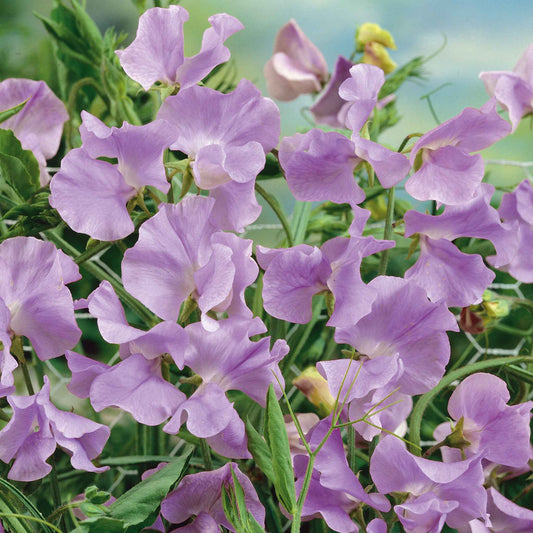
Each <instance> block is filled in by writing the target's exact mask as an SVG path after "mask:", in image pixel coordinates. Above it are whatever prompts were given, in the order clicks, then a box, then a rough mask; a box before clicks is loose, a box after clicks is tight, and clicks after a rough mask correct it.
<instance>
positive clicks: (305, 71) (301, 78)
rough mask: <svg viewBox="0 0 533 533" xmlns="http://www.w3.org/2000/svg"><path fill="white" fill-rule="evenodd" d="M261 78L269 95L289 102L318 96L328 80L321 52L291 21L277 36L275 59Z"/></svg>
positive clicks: (293, 21) (267, 65)
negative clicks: (300, 97) (311, 94)
mask: <svg viewBox="0 0 533 533" xmlns="http://www.w3.org/2000/svg"><path fill="white" fill-rule="evenodd" d="M264 74H265V78H266V82H267V89H268V92H269V94H270V95H271V96H273V97H274V98H277V99H278V100H282V101H288V100H294V99H295V98H297V97H298V96H299V95H300V94H307V93H313V92H318V91H319V90H320V88H321V83H322V82H323V81H325V80H326V79H327V77H328V67H327V64H326V60H325V59H324V56H323V55H322V53H321V52H320V50H319V49H318V48H317V47H316V46H315V45H314V44H313V43H312V42H311V41H310V40H309V39H308V38H307V36H306V35H305V34H304V32H303V31H302V30H301V29H300V27H299V26H298V24H297V23H296V21H295V20H294V19H291V20H290V21H289V22H288V23H287V24H285V25H284V26H283V27H282V28H281V29H280V30H279V32H278V34H277V35H276V40H275V43H274V55H273V56H272V58H271V59H270V60H269V61H268V63H267V64H266V65H265V70H264Z"/></svg>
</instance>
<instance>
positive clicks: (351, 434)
mask: <svg viewBox="0 0 533 533" xmlns="http://www.w3.org/2000/svg"><path fill="white" fill-rule="evenodd" d="M348 464H349V465H350V469H351V470H352V472H354V473H356V472H357V462H356V460H355V429H354V427H353V426H348Z"/></svg>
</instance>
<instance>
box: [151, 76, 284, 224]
mask: <svg viewBox="0 0 533 533" xmlns="http://www.w3.org/2000/svg"><path fill="white" fill-rule="evenodd" d="M157 117H158V119H164V120H167V121H168V122H170V123H171V124H172V125H173V126H174V127H175V128H176V131H177V135H175V136H174V139H173V142H172V144H171V146H170V148H171V149H172V150H180V151H181V152H183V153H185V154H187V155H188V156H189V159H190V161H191V171H192V174H193V177H194V181H195V183H196V185H197V186H198V187H199V188H200V189H206V190H209V195H210V196H211V197H213V198H215V199H216V203H215V206H214V208H213V213H212V215H211V216H212V218H213V219H214V220H215V222H216V224H217V225H218V226H219V227H220V228H221V229H225V230H230V231H239V232H242V231H243V230H244V227H245V226H246V225H248V224H251V223H252V222H254V221H255V220H256V219H257V217H258V216H259V213H260V212H261V207H260V206H259V204H258V203H257V200H256V198H255V193H254V184H255V178H256V176H257V175H258V174H259V172H260V171H261V170H262V169H263V167H264V166H265V161H266V156H265V154H266V153H267V152H269V151H270V150H272V149H273V148H274V147H275V146H276V145H277V144H278V139H279V133H280V115H279V110H278V108H277V107H276V104H274V102H272V100H270V99H269V98H264V97H262V96H261V93H260V92H259V90H258V89H257V88H256V87H255V86H254V85H253V84H252V83H251V82H249V81H248V80H241V81H240V82H239V84H238V85H237V88H236V89H235V90H234V91H232V92H230V93H227V94H223V93H220V92H217V91H215V90H214V89H210V88H208V87H197V86H194V87H191V88H189V89H186V90H182V91H180V92H179V93H178V94H176V95H174V96H169V97H168V98H167V99H166V100H165V101H164V102H163V105H162V106H161V108H160V110H159V112H158V114H157Z"/></svg>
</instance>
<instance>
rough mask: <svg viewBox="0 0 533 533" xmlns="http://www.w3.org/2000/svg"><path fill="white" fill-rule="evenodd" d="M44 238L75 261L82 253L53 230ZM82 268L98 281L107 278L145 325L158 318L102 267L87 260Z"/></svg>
mask: <svg viewBox="0 0 533 533" xmlns="http://www.w3.org/2000/svg"><path fill="white" fill-rule="evenodd" d="M45 235H46V238H47V239H48V240H49V241H51V242H53V243H54V244H55V245H56V246H58V247H59V248H61V249H62V250H63V251H64V252H65V253H67V254H68V255H70V256H71V257H72V258H73V259H74V261H76V258H77V257H78V256H80V255H82V254H80V253H79V252H78V250H77V249H76V248H74V246H72V245H71V244H70V243H68V242H67V241H65V240H64V239H63V238H62V237H60V236H59V235H57V234H56V233H54V232H53V231H48V232H46V233H45ZM80 266H81V267H82V268H83V269H85V270H86V271H87V272H89V274H92V275H93V276H94V277H95V278H96V279H99V280H100V281H103V280H107V281H109V283H110V284H111V285H112V287H113V289H115V292H116V293H117V296H118V297H119V298H120V299H121V300H122V301H123V302H124V303H125V304H127V305H128V306H129V307H130V308H131V309H132V311H135V313H137V315H138V316H139V317H140V318H142V319H143V320H144V321H145V322H146V324H147V325H149V326H154V325H155V324H156V323H157V322H158V320H157V318H156V317H155V315H154V314H153V313H152V312H151V311H149V310H148V309H146V307H144V305H143V304H142V303H141V302H139V301H138V300H137V299H135V298H134V297H133V296H131V294H129V293H128V292H127V291H126V289H124V287H123V286H122V284H121V283H119V282H118V281H117V280H116V279H114V278H112V277H111V276H109V275H108V274H107V273H106V271H105V270H104V269H102V268H100V267H99V266H98V265H96V264H94V263H92V262H90V261H87V262H85V263H83V264H82V265H80Z"/></svg>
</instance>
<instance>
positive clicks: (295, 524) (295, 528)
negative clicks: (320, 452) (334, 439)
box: [291, 433, 329, 533]
mask: <svg viewBox="0 0 533 533" xmlns="http://www.w3.org/2000/svg"><path fill="white" fill-rule="evenodd" d="M327 437H329V433H328V435H327ZM316 455H317V452H316V450H315V452H314V453H312V454H311V455H310V456H309V463H308V465H307V470H306V471H305V477H304V482H303V485H302V489H301V490H300V495H299V496H298V501H297V502H296V512H295V513H294V515H293V518H292V525H291V533H299V532H300V524H301V522H302V510H303V506H304V503H305V498H306V497H307V491H308V490H309V485H310V484H311V477H312V475H313V466H314V465H315V459H316Z"/></svg>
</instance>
